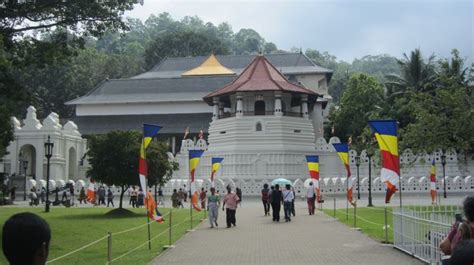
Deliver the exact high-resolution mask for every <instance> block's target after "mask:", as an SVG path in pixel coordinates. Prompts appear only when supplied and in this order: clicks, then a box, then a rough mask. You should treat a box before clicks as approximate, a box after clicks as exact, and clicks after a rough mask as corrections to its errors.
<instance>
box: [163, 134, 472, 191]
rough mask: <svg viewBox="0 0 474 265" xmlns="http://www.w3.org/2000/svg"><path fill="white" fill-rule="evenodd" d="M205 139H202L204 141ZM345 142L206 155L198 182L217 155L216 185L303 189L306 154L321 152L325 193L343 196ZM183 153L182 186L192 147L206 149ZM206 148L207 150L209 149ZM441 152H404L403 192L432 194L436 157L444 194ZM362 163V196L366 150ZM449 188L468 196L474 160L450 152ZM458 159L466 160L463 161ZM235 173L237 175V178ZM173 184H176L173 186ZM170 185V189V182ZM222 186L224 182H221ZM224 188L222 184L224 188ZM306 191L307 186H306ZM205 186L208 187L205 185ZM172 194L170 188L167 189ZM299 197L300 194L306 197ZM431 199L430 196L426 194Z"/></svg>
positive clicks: (375, 167) (375, 184) (178, 175)
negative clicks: (282, 182)
mask: <svg viewBox="0 0 474 265" xmlns="http://www.w3.org/2000/svg"><path fill="white" fill-rule="evenodd" d="M200 141H203V140H200ZM338 142H340V141H339V139H338V138H337V137H333V138H331V139H330V141H329V143H327V142H326V141H325V140H324V139H323V138H320V139H318V140H317V143H316V147H315V150H314V151H313V152H308V153H305V152H302V153H266V152H258V153H252V152H241V153H238V154H236V153H231V152H229V153H227V152H213V151H206V152H205V153H204V155H203V157H202V159H201V161H200V163H199V166H198V169H197V171H196V178H197V179H201V180H203V183H206V181H207V180H209V179H210V174H211V158H212V157H213V156H219V157H224V161H223V162H222V165H221V167H220V169H219V171H218V172H217V176H216V181H222V182H223V183H224V185H227V184H231V185H236V186H237V187H241V188H242V189H243V192H244V194H245V195H259V194H260V189H261V188H262V186H263V184H264V183H270V182H271V181H272V180H273V179H275V178H279V177H284V178H287V179H289V180H290V181H292V182H293V183H294V185H295V187H298V189H300V190H301V189H302V188H301V187H300V186H301V183H304V182H305V180H307V179H308V178H309V173H308V169H307V166H306V161H305V157H304V155H306V154H316V155H319V158H320V177H321V189H322V192H323V195H324V194H344V193H345V192H346V184H345V181H346V171H345V168H344V166H343V165H342V163H341V161H340V159H339V157H338V156H337V154H336V152H335V150H334V148H333V146H332V143H338ZM183 147H184V149H181V152H180V153H178V154H177V156H176V158H175V159H176V161H177V162H178V163H179V164H180V169H179V171H177V172H175V173H174V174H173V181H174V183H177V182H176V181H178V180H180V183H182V184H181V186H180V187H182V186H183V184H185V183H188V178H189V168H188V155H187V152H188V150H190V149H199V148H202V147H203V145H202V143H201V144H200V145H199V148H198V147H197V145H195V143H194V142H192V141H191V140H187V142H186V143H183ZM203 149H204V150H207V146H204V148H203ZM440 155H441V151H437V152H435V153H434V155H427V154H418V155H417V156H415V155H413V153H412V151H411V150H409V149H407V150H404V151H403V152H402V153H401V156H400V162H401V176H402V183H403V184H402V185H403V186H402V187H403V192H408V193H427V192H429V174H430V170H431V159H432V158H433V157H434V158H435V159H436V162H435V163H436V176H437V188H438V191H439V192H442V191H443V168H442V165H441V160H440ZM355 156H356V152H355V151H354V150H350V167H351V172H352V176H353V177H355V178H356V179H355V181H356V183H355V185H356V190H357V167H356V165H355ZM360 156H361V164H360V167H359V180H360V181H359V182H360V185H361V186H360V189H361V192H362V193H367V192H368V186H369V185H368V184H369V183H368V177H369V175H368V171H369V170H368V169H369V168H368V157H367V155H366V151H365V150H364V151H362V152H361V154H360ZM446 156H447V158H446V161H447V163H446V168H445V169H446V186H447V192H448V193H449V192H469V191H474V178H473V173H474V172H473V171H472V165H473V164H474V160H473V159H472V158H469V159H468V160H465V159H464V156H463V155H458V154H456V153H455V152H454V151H452V150H449V151H448V152H446ZM458 157H462V159H461V160H459V159H458ZM236 172H238V173H237V174H236ZM371 180H372V192H374V193H384V192H385V190H384V186H383V184H382V183H381V181H380V159H379V157H378V153H377V154H375V155H374V157H372V174H371ZM170 183H171V182H170ZM170 183H168V184H167V185H166V187H168V186H170V185H171V184H170ZM219 183H220V182H219ZM220 185H221V186H222V187H221V186H219V187H220V189H221V190H222V189H223V187H224V186H223V185H222V184H220ZM303 186H304V187H306V186H307V185H303ZM204 187H206V186H205V185H204ZM168 190H169V189H168ZM302 195H304V193H303V194H299V195H298V196H302ZM427 196H428V195H427Z"/></svg>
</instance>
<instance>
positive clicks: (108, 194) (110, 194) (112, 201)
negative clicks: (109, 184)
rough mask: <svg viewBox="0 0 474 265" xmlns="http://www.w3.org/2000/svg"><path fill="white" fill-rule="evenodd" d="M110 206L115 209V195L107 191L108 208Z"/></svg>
mask: <svg viewBox="0 0 474 265" xmlns="http://www.w3.org/2000/svg"><path fill="white" fill-rule="evenodd" d="M109 204H112V208H115V205H114V193H113V192H112V191H111V190H110V189H109V190H108V191H107V207H109Z"/></svg>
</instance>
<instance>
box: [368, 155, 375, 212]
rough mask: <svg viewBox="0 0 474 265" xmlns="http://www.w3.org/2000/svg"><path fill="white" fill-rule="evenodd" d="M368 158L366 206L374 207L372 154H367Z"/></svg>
mask: <svg viewBox="0 0 474 265" xmlns="http://www.w3.org/2000/svg"><path fill="white" fill-rule="evenodd" d="M367 157H368V158H369V204H368V205H367V207H374V205H373V204H372V154H369V153H368V154H367Z"/></svg>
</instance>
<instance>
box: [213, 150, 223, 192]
mask: <svg viewBox="0 0 474 265" xmlns="http://www.w3.org/2000/svg"><path fill="white" fill-rule="evenodd" d="M222 160H224V158H223V157H213V158H212V168H211V187H213V188H214V187H215V185H214V177H215V176H216V173H217V170H218V169H219V167H220V166H221V163H222Z"/></svg>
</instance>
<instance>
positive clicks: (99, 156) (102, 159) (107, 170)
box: [87, 131, 178, 208]
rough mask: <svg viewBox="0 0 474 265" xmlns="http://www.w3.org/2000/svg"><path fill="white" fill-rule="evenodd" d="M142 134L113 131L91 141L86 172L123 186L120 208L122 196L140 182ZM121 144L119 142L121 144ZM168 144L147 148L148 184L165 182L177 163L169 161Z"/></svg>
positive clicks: (112, 183)
mask: <svg viewBox="0 0 474 265" xmlns="http://www.w3.org/2000/svg"><path fill="white" fill-rule="evenodd" d="M141 140H142V135H141V133H139V132H137V131H112V132H110V133H108V134H105V135H96V136H93V137H91V138H90V140H89V150H88V152H87V156H88V160H89V164H90V165H91V167H90V169H89V170H88V171H87V175H88V176H90V177H91V178H92V179H93V180H95V181H99V182H102V183H105V184H107V185H115V186H119V187H121V189H122V191H121V193H120V206H119V207H120V208H122V200H123V195H124V193H125V191H126V190H127V188H128V187H129V186H130V185H139V177H138V155H139V150H140V145H141ZM118 143H119V144H118ZM166 151H167V146H166V144H164V143H163V142H158V143H157V142H152V144H151V145H150V146H149V148H148V149H147V162H148V170H149V171H148V185H149V186H150V187H151V186H153V185H163V184H165V183H166V182H167V181H168V180H169V179H170V178H171V176H172V174H173V171H174V170H176V169H178V165H177V164H176V163H175V162H173V161H169V159H168V156H167V153H166Z"/></svg>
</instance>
